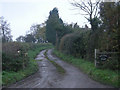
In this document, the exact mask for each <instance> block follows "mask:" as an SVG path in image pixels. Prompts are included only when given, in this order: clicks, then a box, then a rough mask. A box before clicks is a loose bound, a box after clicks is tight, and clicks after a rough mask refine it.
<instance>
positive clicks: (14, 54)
mask: <svg viewBox="0 0 120 90" xmlns="http://www.w3.org/2000/svg"><path fill="white" fill-rule="evenodd" d="M28 49H29V45H28V44H26V43H18V42H9V43H3V45H2V66H3V67H2V69H3V70H7V71H18V70H20V69H21V68H23V69H24V68H25V67H26V66H27V65H28V62H29V57H28V56H27V51H28Z"/></svg>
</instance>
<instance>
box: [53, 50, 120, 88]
mask: <svg viewBox="0 0 120 90" xmlns="http://www.w3.org/2000/svg"><path fill="white" fill-rule="evenodd" d="M53 54H55V55H56V56H58V57H60V58H61V59H62V60H64V61H66V62H68V63H70V64H73V65H74V66H76V67H78V68H79V69H80V70H82V71H83V72H84V73H86V74H88V75H89V76H90V77H91V78H92V79H94V80H96V81H99V82H101V83H103V84H107V85H111V86H113V87H117V88H118V87H120V80H119V78H120V73H118V72H116V71H112V70H108V69H104V70H103V69H98V68H96V67H95V66H94V63H92V62H89V61H86V60H83V59H80V58H75V57H72V56H69V55H65V54H63V53H61V52H59V51H57V50H54V51H53Z"/></svg>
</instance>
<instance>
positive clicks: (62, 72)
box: [45, 50, 65, 74]
mask: <svg viewBox="0 0 120 90" xmlns="http://www.w3.org/2000/svg"><path fill="white" fill-rule="evenodd" d="M47 51H48V50H46V52H45V57H46V58H47V60H49V61H50V62H51V63H52V64H53V65H54V66H55V67H56V69H57V71H58V72H59V73H60V74H65V70H64V68H62V67H61V66H60V65H58V64H57V63H56V62H55V61H53V60H50V59H49V58H48V56H47Z"/></svg>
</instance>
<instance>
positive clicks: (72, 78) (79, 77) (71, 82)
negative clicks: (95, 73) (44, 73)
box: [47, 49, 112, 88]
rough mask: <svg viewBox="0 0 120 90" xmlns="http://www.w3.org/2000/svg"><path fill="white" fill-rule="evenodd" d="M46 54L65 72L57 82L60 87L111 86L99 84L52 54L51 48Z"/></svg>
mask: <svg viewBox="0 0 120 90" xmlns="http://www.w3.org/2000/svg"><path fill="white" fill-rule="evenodd" d="M47 55H48V57H49V59H51V60H54V61H55V62H56V63H57V64H59V65H60V66H62V67H63V68H64V69H65V71H66V73H65V75H64V77H63V79H62V80H61V81H60V82H58V83H59V84H60V87H62V88H112V87H111V86H107V85H103V84H100V83H98V82H96V81H94V80H92V79H90V78H89V77H88V76H87V75H85V74H83V73H82V72H81V71H80V70H79V69H77V68H76V67H74V66H72V65H70V64H68V63H66V62H64V61H62V60H60V59H59V58H57V57H55V56H53V55H52V49H50V50H48V52H47Z"/></svg>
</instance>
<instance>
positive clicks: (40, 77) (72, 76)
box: [8, 49, 111, 88]
mask: <svg viewBox="0 0 120 90" xmlns="http://www.w3.org/2000/svg"><path fill="white" fill-rule="evenodd" d="M45 52H46V50H43V51H41V52H40V53H39V55H38V56H37V57H36V60H37V63H38V66H39V70H38V72H37V73H35V74H33V75H31V76H29V77H27V78H25V79H23V80H21V81H19V82H16V83H15V84H13V85H10V86H9V87H8V88H111V86H107V85H103V84H100V83H98V82H96V81H94V80H92V79H90V78H89V77H88V76H87V75H86V74H84V73H82V72H81V71H80V70H79V69H77V68H76V67H74V66H72V65H70V64H68V63H66V62H64V61H62V60H60V59H59V58H58V57H56V56H53V55H52V49H50V50H48V52H47V56H48V57H49V59H50V60H54V61H55V62H56V63H58V64H59V65H60V66H62V67H63V68H64V69H65V74H64V75H61V74H59V73H58V72H57V70H56V67H55V66H54V65H52V64H51V63H50V62H49V61H48V60H47V59H46V58H45V55H44V53H45Z"/></svg>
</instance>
